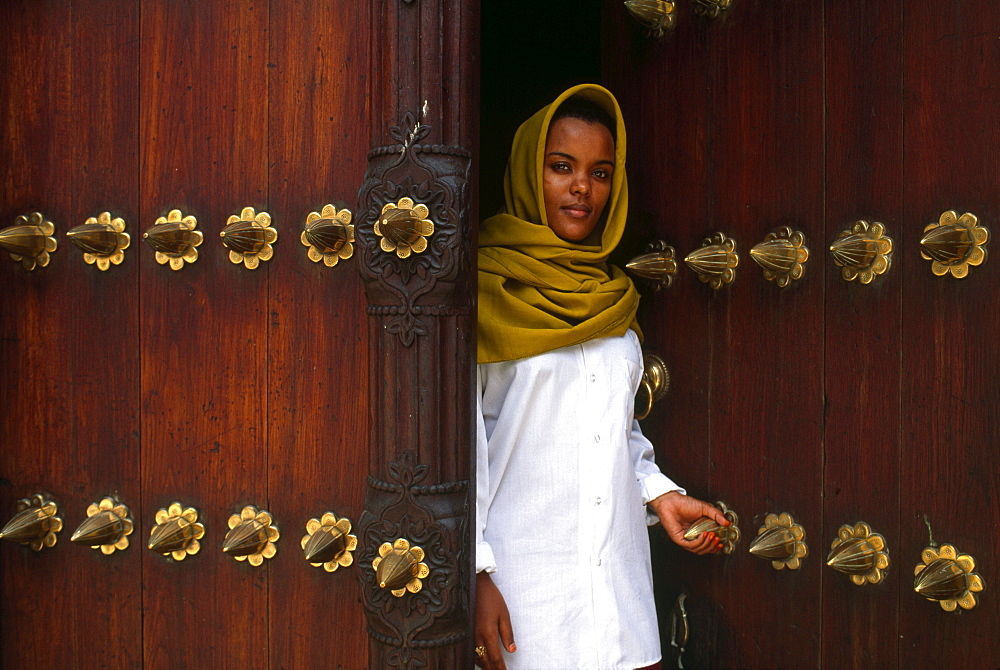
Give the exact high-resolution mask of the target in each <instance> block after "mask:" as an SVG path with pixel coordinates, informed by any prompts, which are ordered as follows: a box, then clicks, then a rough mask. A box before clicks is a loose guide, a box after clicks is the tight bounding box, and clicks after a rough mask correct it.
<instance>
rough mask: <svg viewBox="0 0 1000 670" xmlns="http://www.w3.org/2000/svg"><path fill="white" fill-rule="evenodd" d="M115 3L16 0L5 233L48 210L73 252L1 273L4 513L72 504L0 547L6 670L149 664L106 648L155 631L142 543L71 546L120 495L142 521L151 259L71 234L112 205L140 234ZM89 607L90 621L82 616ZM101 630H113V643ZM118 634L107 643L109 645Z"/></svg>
mask: <svg viewBox="0 0 1000 670" xmlns="http://www.w3.org/2000/svg"><path fill="white" fill-rule="evenodd" d="M110 4H111V3H108V2H92V3H80V4H79V6H77V5H74V4H72V3H59V4H57V5H51V4H49V5H40V4H39V3H34V2H10V3H3V6H2V8H0V33H2V44H3V47H2V49H3V51H4V52H5V53H4V56H2V57H0V59H2V61H3V62H4V63H5V68H4V76H3V77H2V78H0V99H3V100H5V101H7V102H6V104H5V113H4V114H3V124H4V131H3V133H2V134H3V141H2V142H0V162H2V164H3V165H4V170H3V175H4V183H3V186H2V193H3V196H2V198H3V200H2V205H0V226H4V227H5V226H9V225H12V224H14V219H15V217H16V216H18V215H21V214H28V213H30V212H32V211H40V212H42V213H43V214H44V215H45V216H46V218H48V219H49V220H51V221H52V222H53V223H54V224H55V225H56V235H55V236H56V238H57V240H58V244H59V248H58V249H57V251H56V252H54V253H53V254H52V255H51V262H50V264H49V265H48V266H47V267H38V268H36V269H35V270H34V271H31V272H28V271H26V270H24V269H23V268H22V267H21V266H20V264H15V263H13V262H11V261H10V259H9V257H8V255H7V253H3V258H2V263H0V282H2V283H3V286H4V289H3V291H0V360H2V361H3V366H2V373H0V374H2V378H3V384H2V386H0V406H2V407H3V410H2V411H0V435H2V436H3V446H2V448H0V477H2V478H3V479H2V485H0V509H2V515H3V523H6V522H7V520H9V519H10V518H11V517H12V516H13V515H14V513H15V503H16V501H17V500H18V499H20V498H24V497H29V496H31V495H32V494H34V493H36V492H39V491H44V492H47V493H48V494H50V495H51V496H52V498H53V499H54V500H55V501H56V502H57V503H58V504H59V509H60V516H61V518H62V520H63V530H62V532H60V533H59V534H58V542H57V544H56V545H55V547H52V548H46V549H43V550H42V551H40V552H37V553H36V552H33V551H30V550H29V549H28V548H27V547H21V546H17V545H14V544H11V543H9V542H3V543H2V544H3V546H2V547H0V561H2V564H0V574H2V576H3V577H2V581H0V584H2V586H0V602H2V603H3V613H2V615H0V616H2V619H0V621H2V626H0V665H2V666H3V667H12V668H14V667H81V668H87V667H111V666H115V667H135V666H137V665H138V663H139V659H140V657H141V654H140V651H139V649H138V648H136V647H129V648H125V649H123V648H120V647H119V646H118V644H117V643H113V644H104V643H103V642H101V641H100V640H102V639H108V640H122V639H136V638H137V637H138V636H139V634H140V630H139V619H138V617H137V616H136V612H137V611H138V610H139V607H140V589H139V582H138V575H139V564H138V562H136V561H133V560H130V557H131V556H134V555H136V553H137V552H138V551H140V550H139V549H136V548H135V547H136V545H138V546H139V547H141V546H142V539H141V538H140V536H139V534H138V533H133V534H132V535H131V537H130V540H131V546H130V548H129V549H127V550H126V551H124V552H121V551H116V552H115V553H114V554H112V555H110V556H105V555H104V554H103V553H101V552H100V551H95V550H93V549H90V548H87V547H81V546H77V545H75V544H72V543H71V542H70V536H71V535H72V534H73V532H74V531H75V530H76V529H77V527H78V526H79V525H80V523H82V522H83V520H84V519H85V518H86V509H87V506H88V505H89V504H91V503H93V502H98V501H100V500H101V499H102V498H103V497H104V496H110V495H113V496H116V497H117V498H118V499H119V500H121V501H122V502H124V503H125V504H126V505H128V506H129V508H130V509H131V513H132V516H133V519H135V520H136V521H138V515H139V514H141V511H142V510H141V506H140V496H139V489H138V486H137V485H136V481H137V478H138V477H137V475H138V467H139V459H138V450H137V446H138V435H137V433H138V358H137V352H136V349H135V345H134V342H135V341H136V334H137V327H138V320H137V309H136V303H135V299H134V296H135V291H136V286H137V284H136V278H137V265H136V262H135V259H134V256H132V255H131V254H130V252H127V255H126V258H125V262H124V263H123V264H122V265H120V266H113V267H111V269H109V270H108V271H107V272H101V271H99V270H98V269H97V267H96V266H94V265H86V264H85V263H84V261H83V256H82V253H81V252H80V251H79V250H78V249H77V248H76V247H75V246H74V245H73V244H72V243H70V242H69V240H68V239H67V238H66V237H65V233H66V231H67V230H69V229H70V228H72V227H75V226H78V225H81V224H83V223H84V222H85V220H86V219H87V217H90V216H97V215H98V214H100V213H101V212H102V211H110V212H112V213H113V214H114V215H115V216H121V217H123V218H124V219H125V220H126V222H127V226H128V231H129V232H130V233H131V234H132V235H133V240H134V239H135V225H136V218H135V217H136V199H135V172H136V165H137V163H136V156H135V153H134V148H135V138H136V127H135V118H136V108H135V105H134V101H133V100H130V99H127V98H126V99H124V100H122V99H118V97H117V96H116V95H115V92H116V91H118V90H121V89H128V88H131V89H134V87H135V82H136V72H135V69H134V67H133V66H132V64H133V63H134V58H135V49H136V47H135V44H136V43H135V37H136V35H137V26H138V23H137V15H136V13H135V12H134V11H131V9H130V8H124V9H123V11H122V12H121V13H120V16H119V24H118V25H119V30H118V31H117V32H115V34H114V36H113V37H111V36H109V35H107V34H106V33H105V23H106V21H105V17H106V15H107V13H108V11H109V5H110ZM67 612H79V613H81V614H80V618H79V619H78V620H74V619H73V618H72V617H67V616H66V613H67ZM94 631H98V632H99V636H100V638H99V639H98V638H97V637H96V636H95V633H94ZM105 636H106V638H105Z"/></svg>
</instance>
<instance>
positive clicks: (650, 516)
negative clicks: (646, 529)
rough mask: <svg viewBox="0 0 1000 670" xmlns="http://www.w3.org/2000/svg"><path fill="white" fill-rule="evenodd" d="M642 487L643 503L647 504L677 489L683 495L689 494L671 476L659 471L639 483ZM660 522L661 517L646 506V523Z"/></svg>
mask: <svg viewBox="0 0 1000 670" xmlns="http://www.w3.org/2000/svg"><path fill="white" fill-rule="evenodd" d="M639 486H640V487H641V488H642V503H643V504H644V505H645V504H647V503H648V502H649V501H650V500H654V499H655V498H659V497H660V496H662V495H663V494H665V493H670V492H671V491H677V492H678V493H680V494H681V495H687V491H685V490H684V489H683V488H681V487H680V486H678V485H677V484H675V483H674V481H673V480H672V479H670V477H667V476H666V475H665V474H663V473H661V472H658V473H656V474H654V475H650V476H648V477H646V478H645V479H644V480H642V481H641V482H640V483H639ZM658 523H660V517H658V516H656V514H655V513H654V512H653V511H652V510H651V509H650V508H648V507H647V508H646V525H647V526H655V525H656V524H658Z"/></svg>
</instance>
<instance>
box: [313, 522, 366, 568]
mask: <svg viewBox="0 0 1000 670" xmlns="http://www.w3.org/2000/svg"><path fill="white" fill-rule="evenodd" d="M350 533H351V520H350V519H348V518H346V517H345V518H342V519H338V518H337V515H336V514H334V513H333V512H327V513H325V514H324V515H323V517H322V518H321V519H309V521H308V522H307V523H306V535H304V536H303V537H302V551H303V552H304V553H305V555H306V560H307V561H309V564H310V565H312V566H313V567H314V568H318V567H320V566H322V567H323V569H324V570H326V571H327V572H335V571H336V570H337V568H341V567H343V568H346V567H347V566H349V565H350V564H351V563H353V562H354V557H353V556H352V555H351V552H353V551H354V550H355V549H357V548H358V538H357V536H356V535H351V534H350Z"/></svg>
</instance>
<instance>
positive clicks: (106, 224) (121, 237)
mask: <svg viewBox="0 0 1000 670" xmlns="http://www.w3.org/2000/svg"><path fill="white" fill-rule="evenodd" d="M66 237H68V238H69V241H70V242H72V243H73V244H75V245H76V246H77V248H79V249H80V250H81V251H82V252H83V260H84V262H85V263H87V264H88V265H97V269H98V270H101V271H102V272H103V271H104V270H107V269H108V268H109V267H111V266H112V265H121V262H122V261H123V260H125V250H126V249H128V246H129V244H131V242H132V238H131V237H129V234H128V233H126V232H125V221H124V219H121V218H118V217H115V218H113V219H112V218H111V213H110V212H101V213H100V214H98V215H97V216H96V217H94V216H92V217H90V218H89V219H87V220H86V221H84V222H83V225H80V226H77V227H76V228H74V229H72V230H70V231H69V232H68V233H66Z"/></svg>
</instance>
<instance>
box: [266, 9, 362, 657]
mask: <svg viewBox="0 0 1000 670" xmlns="http://www.w3.org/2000/svg"><path fill="white" fill-rule="evenodd" d="M367 21H368V8H367V6H365V5H363V4H357V3H331V4H328V5H327V4H322V5H321V4H317V3H311V2H301V1H300V2H293V3H279V4H273V5H272V6H271V21H270V26H271V27H270V31H269V34H270V56H269V75H270V76H269V86H270V89H269V99H270V104H269V128H270V131H269V141H268V145H269V153H270V157H271V158H270V161H269V203H270V211H271V213H272V215H273V216H274V217H275V221H276V222H279V225H280V235H281V249H280V251H281V255H280V258H279V257H276V258H275V261H276V262H275V263H274V264H273V266H272V268H271V269H270V291H269V295H268V304H269V310H268V311H269V317H268V343H267V351H268V359H267V360H268V364H267V374H268V396H267V403H268V410H267V417H268V424H267V434H268V440H267V443H268V461H269V463H270V467H269V469H268V490H269V498H270V501H271V508H272V510H273V512H274V514H275V515H276V516H277V517H279V518H280V519H281V520H282V522H283V524H282V533H283V535H284V537H283V538H282V539H283V540H284V542H283V544H284V546H283V547H282V548H281V551H279V552H278V555H277V556H276V557H275V558H274V560H273V561H271V564H272V568H271V569H270V570H269V572H268V579H269V587H270V588H269V592H270V598H269V600H268V613H269V620H270V624H269V640H270V642H269V647H270V657H271V667H275V668H285V667H287V668H319V667H327V666H329V665H330V664H331V663H332V662H336V663H338V664H340V665H341V667H345V668H347V667H355V668H362V667H367V663H368V661H367V653H368V646H367V643H366V640H367V635H366V633H365V627H364V617H363V616H362V613H361V608H360V607H359V606H358V600H359V598H360V594H359V592H358V586H357V575H356V571H357V570H359V569H362V566H360V565H357V564H354V565H351V566H349V567H346V568H338V570H337V571H336V572H334V573H328V572H326V571H325V570H324V569H323V568H314V567H311V566H310V565H309V564H308V563H307V562H306V561H305V559H304V555H303V552H302V549H301V547H300V541H301V538H302V537H303V536H304V535H306V530H305V524H306V522H307V521H308V520H309V519H310V518H320V517H321V516H322V515H323V514H324V513H325V512H327V511H332V512H334V513H335V514H337V515H338V516H340V517H347V518H348V519H350V520H351V522H352V524H354V526H355V527H354V528H353V532H354V533H357V528H356V525H357V522H358V516H359V514H360V512H361V509H362V505H363V501H364V485H365V479H366V475H367V465H368V458H367V457H368V366H369V357H368V342H367V339H368V328H367V318H368V317H367V316H366V314H365V309H364V308H365V301H364V293H363V288H362V285H361V278H360V276H359V274H358V269H357V257H356V255H355V256H354V257H352V258H349V259H345V260H341V261H339V262H338V264H337V265H336V266H335V267H332V268H330V267H327V266H326V265H324V264H323V263H322V262H320V263H314V262H312V261H310V260H309V259H308V257H307V256H306V251H307V250H306V247H305V246H303V245H302V243H301V242H300V241H299V235H300V233H301V230H302V227H303V223H304V222H305V219H306V216H307V215H308V214H309V212H319V211H320V210H321V209H322V208H323V206H324V205H326V204H335V205H336V206H337V207H338V209H340V208H344V207H346V208H347V209H349V210H350V211H351V212H352V213H354V214H355V215H357V211H358V207H357V202H356V196H357V191H358V188H359V186H360V185H361V181H362V179H363V177H364V170H365V165H366V162H367V161H366V159H365V156H366V153H367V151H368V140H369V137H368V132H367V124H366V120H367V117H368V113H369V105H368V96H367V87H368V82H367V77H368V73H369V59H368V51H367V49H368V42H367V41H366V40H363V39H357V38H358V36H362V35H366V34H367V31H368V24H367ZM277 261H280V262H277Z"/></svg>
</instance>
